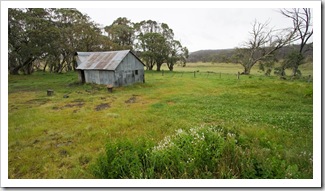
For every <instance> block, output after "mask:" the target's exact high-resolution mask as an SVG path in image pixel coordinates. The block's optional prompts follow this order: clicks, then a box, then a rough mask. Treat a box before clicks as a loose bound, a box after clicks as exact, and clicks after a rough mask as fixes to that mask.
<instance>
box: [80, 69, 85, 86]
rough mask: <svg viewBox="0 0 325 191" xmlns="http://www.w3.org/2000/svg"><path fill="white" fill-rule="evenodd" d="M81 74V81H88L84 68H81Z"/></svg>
mask: <svg viewBox="0 0 325 191" xmlns="http://www.w3.org/2000/svg"><path fill="white" fill-rule="evenodd" d="M79 75H80V82H81V83H85V82H86V78H85V71H84V70H79Z"/></svg>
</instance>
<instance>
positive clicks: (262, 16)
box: [78, 8, 292, 52]
mask: <svg viewBox="0 0 325 191" xmlns="http://www.w3.org/2000/svg"><path fill="white" fill-rule="evenodd" d="M78 10H79V11H81V12H82V13H85V14H87V15H88V16H90V17H91V18H92V20H93V21H95V22H96V23H99V24H101V25H102V26H108V25H110V24H112V22H113V21H114V20H115V19H117V18H118V17H126V18H128V19H130V20H131V21H132V22H139V21H142V20H149V19H151V20H155V21H157V22H163V23H166V24H168V26H169V27H170V28H171V29H173V31H174V34H175V39H177V40H180V41H181V43H182V44H183V45H184V46H186V47H188V49H189V51H190V52H193V51H197V50H203V49H227V48H234V47H238V46H240V45H241V44H242V43H243V42H244V41H245V40H246V39H247V38H248V36H249V31H250V30H252V23H253V22H254V20H255V19H256V20H257V21H258V22H263V23H264V22H266V21H267V20H269V21H270V24H269V26H270V27H274V28H276V29H280V28H287V27H291V26H292V21H291V20H290V19H288V18H286V17H284V16H283V15H281V13H279V9H277V8H271V9H261V8H236V9H229V8H185V9H181V8H170V9H168V8H164V9H159V8H151V9H141V8H138V9H137V8H129V9H118V8H114V9H109V8H78Z"/></svg>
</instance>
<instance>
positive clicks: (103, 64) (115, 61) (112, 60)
mask: <svg viewBox="0 0 325 191" xmlns="http://www.w3.org/2000/svg"><path fill="white" fill-rule="evenodd" d="M129 52H130V50H121V51H110V52H78V55H79V54H80V56H82V57H84V56H87V55H88V57H87V58H86V59H84V60H83V61H82V63H81V64H80V65H79V66H78V67H77V69H81V70H115V69H116V68H117V66H118V65H119V64H120V63H121V61H122V60H123V59H124V58H125V56H126V55H127V54H128V53H129Z"/></svg>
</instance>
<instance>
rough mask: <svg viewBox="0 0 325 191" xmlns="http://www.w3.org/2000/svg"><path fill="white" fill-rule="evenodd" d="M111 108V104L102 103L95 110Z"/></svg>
mask: <svg viewBox="0 0 325 191" xmlns="http://www.w3.org/2000/svg"><path fill="white" fill-rule="evenodd" d="M110 107H111V106H110V105H109V103H102V104H100V105H97V106H96V108H95V110H96V111H100V110H103V109H107V108H110Z"/></svg>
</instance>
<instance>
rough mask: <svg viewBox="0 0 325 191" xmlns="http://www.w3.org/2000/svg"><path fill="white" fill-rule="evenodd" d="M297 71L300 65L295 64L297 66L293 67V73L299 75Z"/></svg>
mask: <svg viewBox="0 0 325 191" xmlns="http://www.w3.org/2000/svg"><path fill="white" fill-rule="evenodd" d="M297 72H298V65H295V66H294V67H293V68H292V75H293V76H297Z"/></svg>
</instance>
